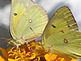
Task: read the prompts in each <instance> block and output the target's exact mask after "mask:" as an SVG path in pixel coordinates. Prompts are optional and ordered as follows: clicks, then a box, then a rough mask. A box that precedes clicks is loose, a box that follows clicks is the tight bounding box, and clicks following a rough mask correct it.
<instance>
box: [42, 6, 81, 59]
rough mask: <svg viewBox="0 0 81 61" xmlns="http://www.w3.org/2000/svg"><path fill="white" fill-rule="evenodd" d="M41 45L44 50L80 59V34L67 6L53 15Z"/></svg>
mask: <svg viewBox="0 0 81 61" xmlns="http://www.w3.org/2000/svg"><path fill="white" fill-rule="evenodd" d="M42 38H43V40H42V44H43V45H44V48H45V49H46V50H49V49H50V51H51V52H53V53H56V54H59V55H60V54H62V55H67V56H69V57H75V58H81V32H79V30H78V26H77V23H76V21H75V19H74V17H73V14H72V13H71V11H70V9H69V8H68V7H67V6H63V7H61V8H59V9H57V11H56V12H55V13H54V15H53V17H52V18H51V20H50V21H49V22H48V24H47V26H46V29H45V31H44V34H43V37H42Z"/></svg>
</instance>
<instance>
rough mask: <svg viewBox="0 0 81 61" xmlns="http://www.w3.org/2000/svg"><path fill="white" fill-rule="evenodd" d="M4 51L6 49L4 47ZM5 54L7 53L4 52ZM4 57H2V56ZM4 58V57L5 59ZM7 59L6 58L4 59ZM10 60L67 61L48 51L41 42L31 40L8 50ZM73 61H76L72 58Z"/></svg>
mask: <svg viewBox="0 0 81 61" xmlns="http://www.w3.org/2000/svg"><path fill="white" fill-rule="evenodd" d="M2 51H4V50H3V49H2ZM4 55H5V54H4ZM1 59H2V58H1ZM3 60H4V59H3ZM4 61H5V60H4ZM8 61H67V60H66V59H65V58H64V57H60V56H59V55H56V54H53V53H51V52H50V51H49V52H47V51H45V50H44V48H43V47H42V45H41V43H39V42H35V41H33V42H30V43H29V44H24V45H21V46H20V47H18V48H17V47H12V48H11V49H10V50H9V51H8ZM71 61H76V59H72V60H71Z"/></svg>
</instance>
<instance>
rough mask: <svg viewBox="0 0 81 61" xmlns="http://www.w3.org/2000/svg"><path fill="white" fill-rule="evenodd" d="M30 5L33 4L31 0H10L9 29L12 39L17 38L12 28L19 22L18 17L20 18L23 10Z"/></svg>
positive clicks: (23, 12)
mask: <svg viewBox="0 0 81 61" xmlns="http://www.w3.org/2000/svg"><path fill="white" fill-rule="evenodd" d="M32 5H35V4H33V2H32V1H31V0H12V6H11V23H10V31H11V35H12V37H13V38H14V39H17V36H16V34H15V33H14V32H15V31H14V30H15V28H16V26H17V24H18V22H19V18H21V17H22V16H23V15H24V14H25V11H27V9H29V8H30V7H31V6H32ZM22 20H23V19H22Z"/></svg>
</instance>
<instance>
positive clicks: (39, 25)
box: [10, 0, 48, 42]
mask: <svg viewBox="0 0 81 61" xmlns="http://www.w3.org/2000/svg"><path fill="white" fill-rule="evenodd" d="M20 1H21V0H20ZM47 22H48V16H47V13H46V12H45V10H44V9H43V8H42V7H40V6H39V5H37V4H33V5H32V6H30V7H28V8H27V6H26V5H24V4H16V6H14V7H13V8H12V14H11V29H10V30H11V35H12V37H13V38H14V39H15V40H17V39H21V38H22V39H23V40H25V39H26V40H27V39H32V38H36V37H39V36H41V34H42V33H43V30H44V28H45V26H46V24H47ZM18 42H20V41H18Z"/></svg>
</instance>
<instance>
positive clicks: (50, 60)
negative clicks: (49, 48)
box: [45, 53, 57, 61]
mask: <svg viewBox="0 0 81 61" xmlns="http://www.w3.org/2000/svg"><path fill="white" fill-rule="evenodd" d="M56 57H57V55H55V54H52V53H49V54H46V55H45V59H46V61H54V60H55V59H56Z"/></svg>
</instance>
